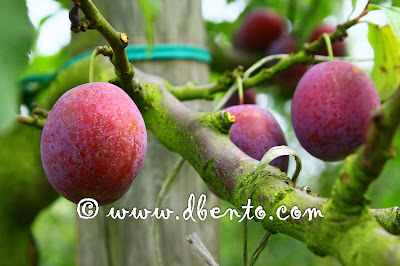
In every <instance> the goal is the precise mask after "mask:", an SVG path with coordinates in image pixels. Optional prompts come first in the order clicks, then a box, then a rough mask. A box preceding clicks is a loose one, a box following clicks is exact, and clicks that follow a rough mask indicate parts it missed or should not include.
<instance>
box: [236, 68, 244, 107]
mask: <svg viewBox="0 0 400 266" xmlns="http://www.w3.org/2000/svg"><path fill="white" fill-rule="evenodd" d="M236 83H237V85H238V94H239V104H240V105H241V104H243V103H244V99H243V98H244V96H243V83H242V78H241V77H240V76H239V75H238V76H237V77H236Z"/></svg>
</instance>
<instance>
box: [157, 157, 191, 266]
mask: <svg viewBox="0 0 400 266" xmlns="http://www.w3.org/2000/svg"><path fill="white" fill-rule="evenodd" d="M184 163H185V159H183V158H181V159H179V161H178V162H177V164H176V165H175V167H174V169H173V170H172V171H171V173H170V174H169V175H168V177H167V179H166V180H165V181H164V183H163V185H162V187H161V190H160V193H159V194H158V197H157V201H156V204H155V207H156V208H158V207H160V206H161V203H162V202H163V200H164V198H165V196H166V195H167V194H168V191H169V190H170V188H171V185H172V184H173V182H174V180H175V178H176V176H177V175H178V173H179V171H180V170H181V168H182V166H183V164H184ZM158 232H159V228H158V220H157V219H156V218H155V217H154V218H153V239H154V247H155V251H156V260H157V265H159V266H161V265H163V263H162V257H161V249H160V239H159V233H158Z"/></svg>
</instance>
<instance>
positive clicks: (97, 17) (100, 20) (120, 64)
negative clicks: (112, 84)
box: [80, 0, 137, 96]
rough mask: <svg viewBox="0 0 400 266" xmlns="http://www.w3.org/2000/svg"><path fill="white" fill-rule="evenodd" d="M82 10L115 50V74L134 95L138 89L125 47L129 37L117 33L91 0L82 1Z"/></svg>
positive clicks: (113, 57)
mask: <svg viewBox="0 0 400 266" xmlns="http://www.w3.org/2000/svg"><path fill="white" fill-rule="evenodd" d="M80 9H81V10H82V12H83V13H84V14H85V16H86V18H87V19H88V20H93V21H95V22H96V23H95V24H94V25H93V27H94V28H95V29H96V30H97V31H99V32H100V33H101V35H103V37H104V38H105V39H106V40H107V42H108V43H109V44H110V46H111V48H112V50H113V56H112V57H111V58H110V61H111V63H112V64H113V65H114V67H115V73H116V75H117V76H118V78H119V79H120V84H121V87H122V89H124V90H125V91H126V92H127V93H128V94H129V95H131V96H134V95H133V93H134V91H135V89H136V87H137V85H136V84H135V82H134V80H133V76H134V69H133V67H132V65H131V63H130V62H129V60H128V56H127V54H126V51H125V47H126V46H127V45H128V37H127V36H126V34H124V33H119V32H117V31H116V30H115V29H114V28H113V27H112V26H111V25H110V24H109V23H108V22H107V20H106V19H105V18H104V17H103V15H102V14H101V13H100V11H99V10H98V9H97V8H96V6H95V5H94V4H93V3H92V1H90V0H81V1H80Z"/></svg>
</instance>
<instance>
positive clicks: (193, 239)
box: [186, 233, 218, 266]
mask: <svg viewBox="0 0 400 266" xmlns="http://www.w3.org/2000/svg"><path fill="white" fill-rule="evenodd" d="M186 240H187V243H188V244H189V245H190V247H191V248H192V249H193V250H194V251H195V252H196V253H197V254H198V255H199V256H200V257H201V258H202V259H203V260H204V261H205V262H206V263H207V264H208V265H211V266H218V263H216V262H215V260H214V258H213V257H212V255H211V254H210V252H209V251H208V249H207V248H206V246H205V245H204V244H203V242H202V241H201V239H200V237H199V236H198V235H197V234H196V233H193V234H190V235H188V236H186Z"/></svg>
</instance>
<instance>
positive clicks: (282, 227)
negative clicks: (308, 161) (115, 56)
mask: <svg viewBox="0 0 400 266" xmlns="http://www.w3.org/2000/svg"><path fill="white" fill-rule="evenodd" d="M136 75H137V78H138V79H139V80H140V81H141V82H146V85H144V86H143V93H142V95H143V97H144V100H145V103H146V104H145V105H144V106H146V108H144V109H143V110H141V112H142V115H143V117H144V119H145V121H146V126H147V128H148V129H150V130H151V131H152V132H153V133H154V134H155V136H156V137H157V138H158V139H159V140H160V141H161V142H162V143H163V144H164V145H165V146H166V147H167V148H169V149H171V150H173V151H175V152H177V153H179V154H180V155H181V156H182V157H183V158H185V159H186V160H187V161H188V162H189V163H190V164H191V165H192V166H193V167H194V168H195V169H196V171H197V172H198V173H199V174H200V176H201V177H202V178H203V180H204V181H205V182H206V183H207V185H208V186H210V187H211V188H213V189H214V190H215V191H216V192H217V193H218V194H219V195H221V196H222V197H223V198H224V199H226V200H228V201H229V202H231V203H232V204H233V205H234V206H235V207H236V208H237V209H241V206H245V205H246V204H247V198H246V196H245V195H246V194H247V191H248V189H250V188H249V186H250V184H249V183H250V182H249V181H250V180H251V179H252V177H253V174H254V171H255V169H256V167H257V165H258V161H256V160H254V159H252V158H250V157H249V156H247V155H246V154H244V153H243V152H242V151H240V150H239V149H238V148H237V147H236V146H235V145H234V144H233V143H232V142H231V141H230V140H229V136H228V135H227V134H223V133H221V132H220V131H219V130H216V129H215V128H212V127H208V126H207V125H206V124H205V123H200V122H199V121H200V120H204V117H205V115H204V113H196V112H193V111H191V110H190V109H188V108H186V107H185V106H184V105H183V104H181V103H180V102H179V101H178V100H177V99H176V98H175V97H173V96H172V95H171V94H170V93H169V92H168V91H167V89H166V88H165V87H164V82H163V80H162V79H161V78H158V77H155V76H151V75H148V74H145V73H143V72H140V71H139V70H136ZM256 182H257V185H256V186H255V188H254V191H253V194H252V197H251V200H252V205H253V206H262V208H263V209H264V210H265V211H266V218H265V219H261V220H259V222H260V223H262V224H263V226H265V227H266V228H268V229H270V230H273V231H279V232H281V233H284V234H287V235H289V236H292V237H294V238H296V239H299V240H300V241H303V242H305V243H306V244H307V245H308V246H309V247H310V249H311V250H313V251H314V252H315V253H317V254H320V255H332V256H335V257H337V258H338V259H339V260H340V261H341V262H342V263H344V264H348V265H352V264H361V263H367V262H368V263H373V264H374V263H375V264H382V263H385V262H388V263H389V262H390V263H400V257H399V254H400V240H399V239H398V238H397V237H395V236H393V235H390V234H389V233H386V232H385V231H384V230H383V229H382V228H381V227H380V225H379V224H378V223H377V222H376V220H375V219H374V217H373V215H372V212H371V211H370V210H369V209H365V210H364V212H362V213H360V214H359V215H356V216H351V217H350V216H343V217H339V216H337V215H336V214H335V213H331V211H330V210H329V208H327V206H328V205H327V200H326V199H323V198H319V197H315V196H312V195H308V194H307V193H305V192H303V191H301V190H299V189H296V188H293V187H291V186H290V184H291V180H290V179H289V178H288V177H286V175H285V174H284V173H281V172H280V171H279V169H277V168H274V167H270V168H267V169H266V170H265V171H264V172H263V173H262V174H260V175H259V177H258V178H257V180H256ZM282 205H285V206H286V207H287V209H288V210H290V209H291V208H293V207H295V206H297V207H298V208H299V210H301V212H302V213H304V212H305V210H307V209H308V208H316V209H318V210H321V212H322V214H323V215H325V217H324V218H317V219H312V221H309V220H308V216H306V217H303V218H300V219H293V218H289V219H287V220H279V219H278V218H277V210H278V208H279V207H280V206H282ZM253 210H254V209H253ZM253 214H254V212H253ZM286 215H287V213H285V214H282V216H286ZM269 216H272V217H273V218H274V219H273V220H270V219H268V218H269ZM384 220H385V221H386V220H387V219H386V218H385V219H384ZM354 239H357V243H358V242H359V243H375V244H374V252H371V250H370V249H369V248H366V247H365V246H362V244H360V245H359V246H357V245H354V246H351V245H350V243H354ZM344 243H347V244H344ZM376 246H379V248H376ZM371 248H372V247H371ZM354 254H357V256H354Z"/></svg>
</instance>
